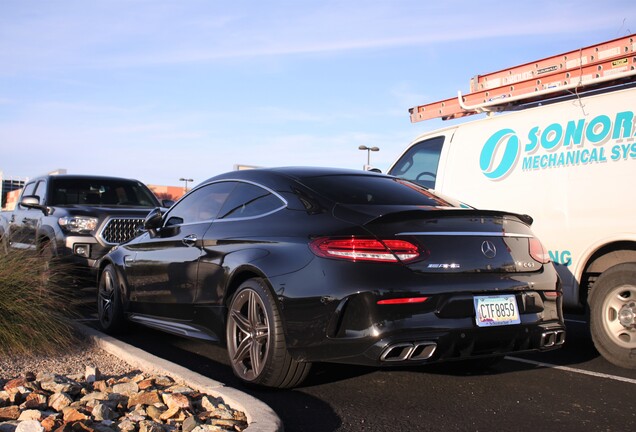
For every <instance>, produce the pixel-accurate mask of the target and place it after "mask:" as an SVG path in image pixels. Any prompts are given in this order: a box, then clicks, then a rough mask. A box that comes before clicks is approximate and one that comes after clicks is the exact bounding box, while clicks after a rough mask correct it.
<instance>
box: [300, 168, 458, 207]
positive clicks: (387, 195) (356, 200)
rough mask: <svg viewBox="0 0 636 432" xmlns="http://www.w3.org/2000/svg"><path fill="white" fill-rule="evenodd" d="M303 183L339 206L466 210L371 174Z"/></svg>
mask: <svg viewBox="0 0 636 432" xmlns="http://www.w3.org/2000/svg"><path fill="white" fill-rule="evenodd" d="M303 183H304V184H305V185H306V186H308V187H309V188H311V189H313V190H314V191H316V192H318V193H319V194H321V195H323V196H324V197H326V198H328V199H330V200H332V201H335V202H337V203H340V204H372V205H417V206H433V207H466V205H463V204H462V203H460V202H459V201H455V200H452V199H449V198H446V197H441V196H439V195H437V194H435V193H433V192H432V191H430V190H428V189H426V188H424V187H422V186H420V185H418V184H415V183H412V182H410V181H408V180H402V179H395V178H391V177H381V176H377V177H376V176H371V175H330V176H322V177H308V178H305V179H303Z"/></svg>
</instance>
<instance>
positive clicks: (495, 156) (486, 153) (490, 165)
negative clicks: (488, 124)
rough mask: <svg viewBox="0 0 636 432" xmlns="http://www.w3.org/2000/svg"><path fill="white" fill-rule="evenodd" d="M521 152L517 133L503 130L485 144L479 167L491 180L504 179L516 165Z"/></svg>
mask: <svg viewBox="0 0 636 432" xmlns="http://www.w3.org/2000/svg"><path fill="white" fill-rule="evenodd" d="M520 150H521V143H520V142H519V137H518V136H517V135H516V134H515V131H513V130H512V129H502V130H500V131H498V132H496V133H495V134H493V135H492V136H491V137H490V138H488V141H486V144H484V147H483V148H482V149H481V155H480V156H479V167H480V168H481V171H482V172H483V173H484V175H485V176H486V177H488V178H489V179H491V180H499V179H501V178H504V177H505V176H506V175H507V174H508V173H510V171H511V170H512V168H513V167H514V166H515V165H516V163H517V160H518V159H519V153H520ZM497 160H498V161H497Z"/></svg>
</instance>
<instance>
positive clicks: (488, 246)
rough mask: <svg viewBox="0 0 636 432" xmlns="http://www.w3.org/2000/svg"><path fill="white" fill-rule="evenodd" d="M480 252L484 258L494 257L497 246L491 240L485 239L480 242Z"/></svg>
mask: <svg viewBox="0 0 636 432" xmlns="http://www.w3.org/2000/svg"><path fill="white" fill-rule="evenodd" d="M481 253H483V254H484V256H485V257H486V258H494V257H495V256H496V255H497V248H496V247H495V245H494V244H493V243H492V242H490V241H488V240H486V241H484V242H483V243H482V244H481Z"/></svg>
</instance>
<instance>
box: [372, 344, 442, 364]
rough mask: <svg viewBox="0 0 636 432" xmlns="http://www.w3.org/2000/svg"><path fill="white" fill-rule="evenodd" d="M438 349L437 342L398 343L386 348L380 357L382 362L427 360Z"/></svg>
mask: <svg viewBox="0 0 636 432" xmlns="http://www.w3.org/2000/svg"><path fill="white" fill-rule="evenodd" d="M436 349H437V344H436V343H435V342H414V343H398V344H394V345H389V346H388V347H386V348H385V349H384V351H383V352H382V355H381V356H380V361H383V362H401V361H407V360H427V359H429V358H431V356H432V355H433V353H435V350H436Z"/></svg>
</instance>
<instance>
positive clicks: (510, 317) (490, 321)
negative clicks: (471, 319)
mask: <svg viewBox="0 0 636 432" xmlns="http://www.w3.org/2000/svg"><path fill="white" fill-rule="evenodd" d="M475 315H476V321H477V325H478V326H479V327H491V326H503V325H512V324H519V323H521V320H520V318H519V308H518V307H517V300H516V299H515V296H514V295H499V296H483V297H480V296H478V297H475Z"/></svg>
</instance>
